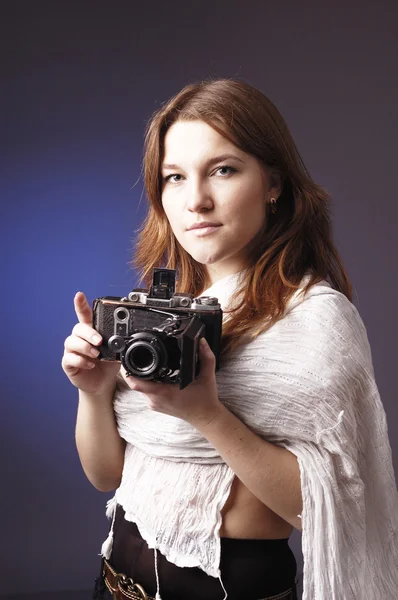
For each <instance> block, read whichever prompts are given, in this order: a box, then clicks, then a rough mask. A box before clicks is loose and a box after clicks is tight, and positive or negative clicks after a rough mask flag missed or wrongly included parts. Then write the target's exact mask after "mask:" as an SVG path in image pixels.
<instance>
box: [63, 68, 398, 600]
mask: <svg viewBox="0 0 398 600" xmlns="http://www.w3.org/2000/svg"><path fill="white" fill-rule="evenodd" d="M144 169H145V187H146V192H147V197H148V201H149V211H148V216H147V219H146V221H145V223H144V225H143V227H142V230H141V232H140V237H139V240H138V245H137V252H136V257H135V263H136V265H138V266H139V267H140V269H141V271H142V274H143V280H144V281H145V282H146V285H147V286H149V283H150V280H151V277H152V270H153V268H155V267H159V266H164V267H166V268H172V269H177V271H178V290H179V291H183V292H189V293H192V294H194V295H195V296H199V295H211V296H216V297H218V299H219V301H220V303H221V305H222V308H223V310H224V324H223V351H222V357H221V368H220V370H219V371H217V373H215V359H214V355H213V353H212V352H211V350H210V348H209V346H208V345H207V343H206V342H204V341H203V343H202V345H201V349H200V363H201V370H200V375H199V377H198V378H197V379H196V380H195V381H194V382H193V383H191V384H190V385H188V386H187V387H186V388H185V389H183V390H180V389H179V388H178V387H177V386H176V385H170V384H165V383H158V382H154V381H146V380H143V379H139V378H133V377H127V376H126V372H125V371H124V369H123V368H121V369H119V367H120V365H119V364H117V363H116V364H115V363H106V362H103V361H98V360H97V358H96V357H97V356H98V350H97V346H98V345H99V344H100V343H101V339H100V338H99V337H98V334H97V333H96V332H95V331H94V330H93V328H92V313H91V309H90V306H89V304H88V302H87V300H86V298H85V296H84V294H82V293H78V294H77V295H76V297H75V308H76V313H77V316H78V320H79V323H78V324H77V325H76V326H75V328H74V330H73V332H72V335H71V336H69V337H68V338H67V340H66V342H65V353H64V358H63V368H64V370H65V372H66V374H67V375H68V377H69V378H70V380H71V382H72V383H73V384H74V385H75V386H76V387H78V388H79V409H78V416H77V426H76V440H77V447H78V451H79V455H80V459H81V462H82V465H83V468H84V471H85V473H86V475H87V477H88V479H89V480H90V481H91V482H92V484H93V485H94V486H95V487H96V488H97V489H99V490H102V491H109V490H113V489H116V494H115V497H114V499H113V500H112V501H110V503H109V505H108V511H107V514H108V516H109V517H110V518H111V529H110V533H109V536H108V539H107V540H106V541H105V543H104V545H103V548H102V554H103V556H104V562H103V573H104V580H105V583H106V587H107V588H108V589H109V590H111V591H112V593H113V597H114V598H145V597H148V598H153V597H156V598H162V599H163V600H188V599H189V600H202V599H206V600H222V599H223V598H228V599H229V600H260V599H264V598H274V599H276V598H277V599H278V600H280V599H282V598H284V599H294V598H296V586H295V578H296V561H295V558H294V555H293V553H292V551H291V549H290V547H289V545H288V539H289V536H290V534H291V533H292V531H293V528H296V529H298V530H299V531H302V547H303V557H304V582H303V587H304V595H303V599H304V600H314V599H318V600H326V599H327V600H364V599H365V598H369V599H370V598H371V599H372V600H393V598H396V594H397V591H398V576H397V573H398V551H397V537H396V536H397V530H398V524H397V519H398V500H397V491H396V484H395V479H394V473H393V467H392V460H391V449H390V445H389V440H388V433H387V425H386V420H385V413H384V410H383V406H382V404H381V401H380V398H379V395H378V392H377V388H376V384H375V381H374V375H373V368H372V360H371V355H370V350H369V345H368V341H367V336H366V331H365V329H364V326H363V323H362V321H361V319H360V317H359V315H358V312H357V311H356V309H355V308H354V306H353V305H352V303H351V286H350V283H349V280H348V277H347V274H346V272H345V270H344V267H343V265H342V262H341V260H340V257H339V255H338V252H337V250H336V248H335V246H334V244H333V241H332V237H331V227H330V221H329V215H328V210H329V200H328V197H327V194H326V193H325V191H324V190H323V189H322V188H320V187H319V186H318V185H316V184H315V183H314V182H313V181H312V179H311V177H310V175H309V174H308V172H307V170H306V169H305V167H304V165H303V163H302V160H301V158H300V156H299V154H298V152H297V149H296V147H295V145H294V142H293V140H292V138H291V136H290V134H289V131H288V129H287V127H286V124H285V122H284V120H283V118H282V117H281V115H280V114H279V112H278V110H277V109H276V108H275V106H274V105H273V104H272V103H271V102H270V101H269V100H268V99H267V98H266V97H265V96H264V95H263V94H262V93H261V92H260V91H258V90H256V89H255V88H253V87H251V86H250V85H247V84H245V83H242V82H240V81H235V80H215V81H205V82H201V83H198V84H193V85H189V86H187V87H186V88H184V89H183V90H182V91H181V92H180V93H179V94H178V95H177V96H176V97H174V98H172V99H171V100H170V101H169V102H168V103H167V104H165V105H164V106H163V107H162V108H161V109H160V110H159V111H158V112H157V113H156V114H155V115H154V116H153V118H152V120H151V122H150V124H149V126H148V130H147V135H146V143H145V158H144ZM102 587H104V586H102ZM100 589H101V585H99V586H97V592H99V591H100Z"/></svg>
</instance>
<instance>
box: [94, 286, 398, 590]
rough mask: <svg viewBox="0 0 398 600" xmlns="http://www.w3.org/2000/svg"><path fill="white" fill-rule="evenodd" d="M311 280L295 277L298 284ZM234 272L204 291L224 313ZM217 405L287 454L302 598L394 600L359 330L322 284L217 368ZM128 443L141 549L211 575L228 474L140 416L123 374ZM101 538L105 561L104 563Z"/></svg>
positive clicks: (125, 499)
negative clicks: (299, 506) (298, 526)
mask: <svg viewBox="0 0 398 600" xmlns="http://www.w3.org/2000/svg"><path fill="white" fill-rule="evenodd" d="M307 281H308V279H307V278H304V280H303V282H302V286H301V287H303V286H304V285H305V283H306V282H307ZM237 282H238V278H237V277H236V276H233V277H227V278H224V279H222V280H221V281H219V282H217V283H216V284H215V285H214V286H212V287H211V288H210V289H209V290H207V291H206V295H212V296H217V297H218V298H219V299H220V300H221V304H222V306H223V308H224V309H225V308H226V307H227V306H228V304H229V303H230V302H231V300H232V299H233V297H234V295H235V293H236V286H237ZM217 385H218V391H219V398H220V400H221V401H222V402H223V403H224V404H225V406H226V407H227V408H228V409H229V410H231V412H233V413H234V414H236V415H237V416H238V417H239V418H240V419H241V420H242V421H243V422H244V423H245V424H246V425H247V426H249V427H250V428H251V429H252V430H253V431H254V432H255V433H256V434H257V435H259V436H260V437H262V438H263V439H266V440H268V441H269V442H271V443H274V444H277V445H279V446H281V447H284V448H287V449H288V450H290V452H292V453H293V454H295V455H296V456H297V459H298V463H299V467H300V473H301V490H302V498H303V510H302V515H301V518H302V550H303V558H304V581H303V600H366V599H369V600H396V599H397V597H398V545H397V532H398V494H397V489H396V482H395V478H394V471H393V465H392V456H391V448H390V444H389V439H388V431H387V423H386V416H385V412H384V408H383V405H382V403H381V400H380V397H379V394H378V390H377V387H376V383H375V380H374V373H373V366H372V359H371V353H370V348H369V343H368V339H367V335H366V330H365V328H364V325H363V322H362V320H361V318H360V316H359V314H358V312H357V310H356V308H355V307H354V306H353V305H352V304H351V303H350V302H349V301H348V300H347V298H346V297H345V296H344V295H343V294H341V293H339V292H337V291H335V290H333V289H332V288H331V287H330V286H329V285H328V284H327V283H326V282H322V283H320V284H317V285H315V286H314V287H312V288H311V290H310V291H309V292H308V293H307V294H306V296H305V298H303V296H302V295H301V294H300V291H299V292H297V293H296V294H295V295H294V297H293V298H292V299H291V300H290V302H289V303H288V307H287V310H286V314H285V316H284V318H283V319H281V320H280V321H278V322H277V323H276V324H275V325H274V326H272V327H271V328H270V329H269V330H268V331H266V332H265V333H263V334H261V335H260V336H259V337H258V338H257V339H256V340H254V341H253V342H251V343H249V344H246V345H244V346H241V347H239V348H237V349H236V350H235V351H234V352H232V353H231V355H230V356H229V357H228V359H227V360H225V361H224V363H223V364H222V366H221V369H220V371H219V372H218V373H217ZM114 408H115V413H116V417H117V422H118V428H119V433H120V435H121V436H122V437H123V438H124V439H125V440H127V442H128V443H127V448H126V459H125V466H124V472H123V479H122V483H121V485H120V487H119V489H118V490H117V491H116V495H115V498H114V499H113V500H112V501H110V503H109V510H108V515H111V514H112V512H113V510H114V508H115V504H116V503H119V504H121V505H122V506H123V508H124V510H125V511H126V519H128V520H131V521H134V522H136V523H137V525H138V527H139V529H140V532H141V535H142V536H143V537H144V539H145V540H146V541H147V543H148V545H149V547H151V548H155V549H159V550H160V551H161V552H162V553H163V554H164V555H165V556H166V558H168V560H170V561H172V562H174V563H175V564H177V565H179V566H199V567H201V568H202V569H203V570H204V571H205V572H206V573H208V574H209V575H211V576H214V577H219V575H220V571H219V562H220V539H219V529H220V525H221V516H220V514H221V509H222V507H223V505H224V503H225V501H226V499H227V497H228V494H229V490H230V486H231V483H232V480H233V477H234V474H233V472H232V471H231V469H230V468H229V467H228V466H227V465H226V464H225V463H224V461H223V460H222V458H221V457H220V456H219V455H218V453H217V451H216V450H215V449H214V448H213V447H212V446H211V445H210V444H209V442H208V441H207V440H206V439H204V438H203V437H202V436H201V435H200V433H199V432H198V431H197V430H196V429H194V428H193V427H191V426H190V425H189V424H188V423H186V422H184V421H182V420H180V419H177V418H175V417H170V416H167V415H164V414H161V413H154V412H152V411H150V410H149V409H148V408H147V405H146V400H145V396H144V395H143V394H141V393H139V392H134V391H132V390H130V388H128V387H127V386H126V384H125V383H124V381H123V380H122V379H120V380H119V385H118V389H117V392H116V394H115V404H114ZM111 543H112V532H111V533H110V536H109V538H108V540H107V541H106V543H104V546H103V549H102V553H103V555H105V556H108V557H109V555H110V551H111Z"/></svg>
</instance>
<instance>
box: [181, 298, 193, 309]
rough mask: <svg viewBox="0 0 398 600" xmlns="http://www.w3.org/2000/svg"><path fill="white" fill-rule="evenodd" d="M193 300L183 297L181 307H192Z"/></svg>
mask: <svg viewBox="0 0 398 600" xmlns="http://www.w3.org/2000/svg"><path fill="white" fill-rule="evenodd" d="M191 302H192V300H191V298H188V297H187V296H183V297H182V298H180V306H183V307H184V308H185V307H187V306H191Z"/></svg>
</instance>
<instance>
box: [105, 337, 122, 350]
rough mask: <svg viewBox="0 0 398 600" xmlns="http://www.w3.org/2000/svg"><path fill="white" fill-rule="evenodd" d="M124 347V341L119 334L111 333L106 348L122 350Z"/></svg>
mask: <svg viewBox="0 0 398 600" xmlns="http://www.w3.org/2000/svg"><path fill="white" fill-rule="evenodd" d="M125 347H126V342H125V341H124V338H122V336H121V335H112V337H110V338H109V340H108V348H109V349H110V350H112V352H123V350H124V349H125Z"/></svg>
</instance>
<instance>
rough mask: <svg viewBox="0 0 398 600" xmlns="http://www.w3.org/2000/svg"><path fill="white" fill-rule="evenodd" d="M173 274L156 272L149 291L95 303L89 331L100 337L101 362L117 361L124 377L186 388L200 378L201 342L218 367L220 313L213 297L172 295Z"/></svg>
mask: <svg viewBox="0 0 398 600" xmlns="http://www.w3.org/2000/svg"><path fill="white" fill-rule="evenodd" d="M175 279H176V272H175V270H174V269H154V272H153V279H152V285H151V287H150V289H149V291H148V290H147V289H141V288H137V289H134V290H133V291H132V292H130V294H129V295H128V297H125V298H119V297H113V296H106V297H104V298H97V299H96V300H94V302H93V327H94V329H96V330H97V331H98V332H99V333H100V334H101V336H102V338H103V342H102V344H101V346H100V347H99V351H100V354H99V358H100V359H102V360H110V361H121V363H122V365H123V366H124V368H125V369H126V371H127V373H128V375H133V376H134V377H139V378H141V379H152V380H155V381H162V382H165V383H179V386H180V389H183V388H185V387H186V386H187V385H188V384H189V383H191V382H192V381H193V380H194V379H195V377H197V375H198V374H199V361H198V354H199V341H200V338H202V337H205V338H206V340H207V342H208V344H209V346H210V348H211V349H212V351H213V352H214V354H215V357H216V369H218V367H219V356H220V343H221V328H222V311H221V307H220V305H219V303H218V300H217V298H213V297H211V296H201V297H199V298H194V297H193V295H192V294H183V293H175Z"/></svg>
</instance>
